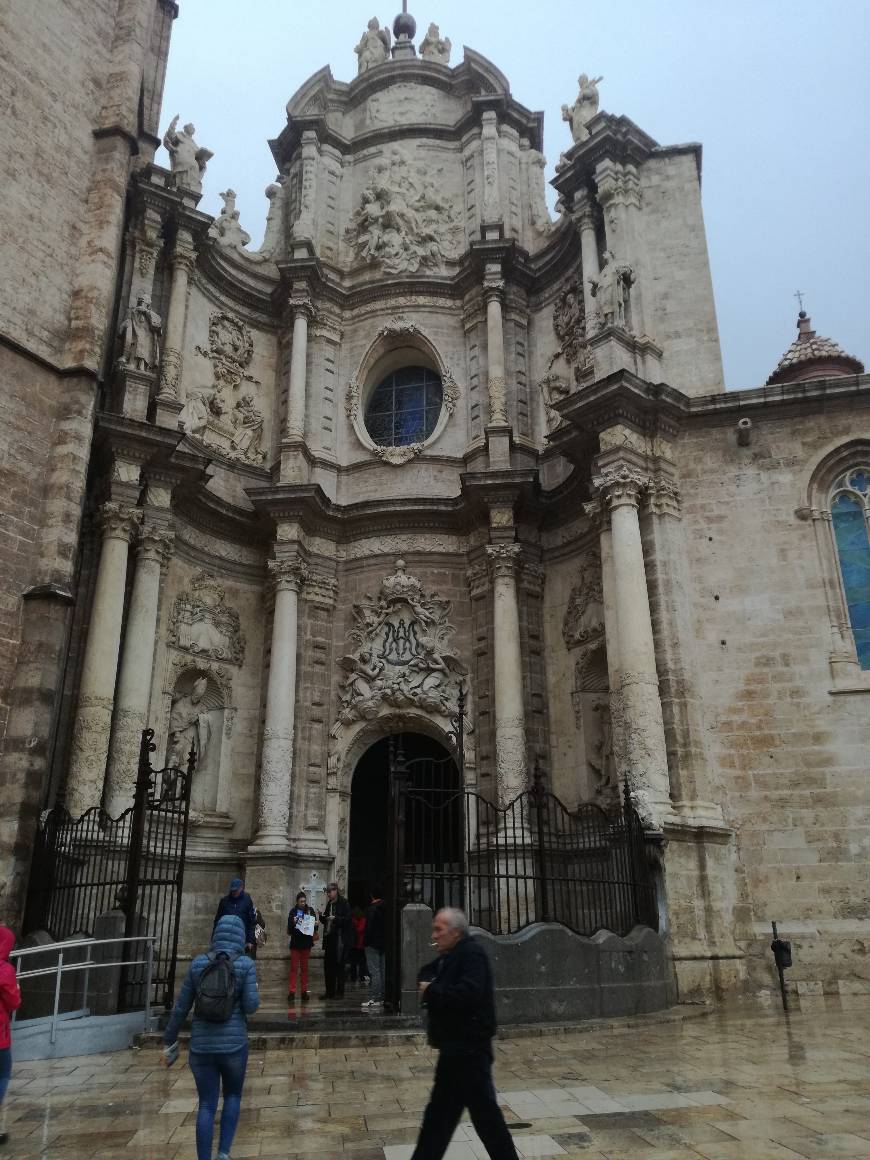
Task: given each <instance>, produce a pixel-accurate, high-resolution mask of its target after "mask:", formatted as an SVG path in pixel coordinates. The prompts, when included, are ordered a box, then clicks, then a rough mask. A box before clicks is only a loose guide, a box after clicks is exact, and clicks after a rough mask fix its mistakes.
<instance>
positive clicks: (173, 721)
mask: <svg viewBox="0 0 870 1160" xmlns="http://www.w3.org/2000/svg"><path fill="white" fill-rule="evenodd" d="M207 687H208V678H207V677H199V678H198V679H197V680H195V681H194V682H193V686H192V688H191V690H190V692H189V693H184V694H181V695H178V696H176V697H174V698H173V701H172V709H171V711H170V713H169V750H168V752H167V754H166V764H167V765H171V766H173V767H177V768H179V769H184V768H185V767H186V765H187V757H188V754H189V753H190V750H191V748H193V751H194V753H195V755H196V764H197V768H199V767H201V766H202V762H203V758H204V756H205V751H206V749H207V748H208V742H209V737H210V736H211V725H210V723H209V719H208V710H207V708H206V706H205V705H204V704H203V703H202V699H203V697H204V696H205V693H206V689H207Z"/></svg>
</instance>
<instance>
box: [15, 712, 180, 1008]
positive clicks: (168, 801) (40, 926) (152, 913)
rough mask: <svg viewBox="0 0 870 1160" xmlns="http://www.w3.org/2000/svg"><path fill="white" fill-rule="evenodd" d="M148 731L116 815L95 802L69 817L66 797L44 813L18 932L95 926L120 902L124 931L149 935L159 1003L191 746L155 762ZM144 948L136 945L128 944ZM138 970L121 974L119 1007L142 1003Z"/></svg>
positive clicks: (169, 986) (166, 983) (171, 951)
mask: <svg viewBox="0 0 870 1160" xmlns="http://www.w3.org/2000/svg"><path fill="white" fill-rule="evenodd" d="M154 749H155V746H154V730H153V729H146V730H144V731H143V733H142V742H141V745H140V749H139V768H138V772H137V778H136V792H135V797H134V804H133V805H132V806H131V807H130V809H128V810H125V811H124V813H123V814H121V816H120V817H119V818H110V817H109V815H108V814H107V813H106V811H105V810H104V809H103V808H102V807H101V806H95V807H93V808H92V809H90V810H88V811H87V812H86V813H84V814H82V816H81V817H80V818H76V819H74V818H72V817H71V815H70V814H69V813H68V811H67V810H66V808H65V806H64V805H63V804H58V805H56V806H55V807H54V808H53V809H51V810H49V811H48V812H47V814H46V815H45V817H44V818H43V820H42V822H41V824H40V827H39V830H38V831H37V836H36V842H35V844H34V853H33V868H32V871H31V876H30V887H29V891H28V898H27V907H26V910H25V916H24V934H25V935H26V934H30V933H32V932H34V931H37V930H45V931H48V933H49V934H50V935H51V936H52V937H53V938H54V939H55V940H58V941H59V940H61V939H66V938H70V937H71V936H72V935H85V936H87V935H93V933H94V926H95V923H96V920H97V919H98V918H99V917H100V916H101V915H105V914H107V913H108V912H110V911H112V910H115V911H118V910H120V911H123V913H124V916H125V922H124V934H125V936H126V937H127V938H138V937H140V936H145V935H151V936H153V937H154V964H153V971H152V976H151V1001H152V1003H154V1004H162V1005H164V1006H166V1007H168V1006H170V1005H171V1003H172V998H173V993H174V988H175V958H176V954H177V951H178V928H179V922H180V918H181V893H182V886H183V881H184V856H185V850H186V846H187V825H188V818H189V813H190V787H191V782H192V780H193V772H194V767H195V755H194V753H193V751H191V754H190V757H189V758H188V763H187V769H186V770H182V769H178V768H174V767H167V768H165V769H152V767H151V754H152V753H153V752H154ZM131 946H132V947H135V948H136V953H135V954H131V955H130V956H128V957H134V958H140V957H144V947H145V944H144V943H143V944H142V945H141V946H137V944H131ZM144 978H145V970H144V968H142V967H131V968H128V969H127V970H126V971H124V972H123V973H122V975H121V984H120V994H119V996H118V1000H119V1007H120V1008H121V1009H129V1008H135V1007H139V1006H142V1005H143V1003H144V998H145V995H144Z"/></svg>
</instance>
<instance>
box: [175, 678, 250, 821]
mask: <svg viewBox="0 0 870 1160" xmlns="http://www.w3.org/2000/svg"><path fill="white" fill-rule="evenodd" d="M164 698H165V713H166V718H165V719H166V721H167V726H166V753H165V764H166V765H177V766H180V767H182V768H183V767H184V766H186V763H187V760H188V755H189V754H190V751H191V749H193V751H194V754H195V755H196V769H195V771H194V775H193V786H192V788H191V795H190V809H191V818H192V821H193V822H194V824H197V823H199V824H203V823H211V824H216V825H228V824H231V822H230V819H229V798H230V788H231V786H230V782H231V777H232V734H233V722H234V718H235V709H234V708H233V707H232V704H231V701H232V681H231V678H230V676H229V674H228V673H227V672H226V670H225V669H224V668H222V667H220V666H215V665H207V664H198V663H196V662H195V661H191V660H186V659H184V658H178V659H177V660H176V662H175V664H174V665H173V666H172V667H171V669H170V673H169V678H168V682H167V687H166V688H165V689H164Z"/></svg>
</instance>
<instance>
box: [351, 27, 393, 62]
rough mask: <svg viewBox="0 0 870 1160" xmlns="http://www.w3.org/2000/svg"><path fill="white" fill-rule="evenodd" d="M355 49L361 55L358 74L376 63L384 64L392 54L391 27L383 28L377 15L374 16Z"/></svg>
mask: <svg viewBox="0 0 870 1160" xmlns="http://www.w3.org/2000/svg"><path fill="white" fill-rule="evenodd" d="M353 51H354V52H355V53H356V54H357V56H358V57H359V68H358V71H357V75H358V76H361V75H362V74H363V73H364V72H368V70H369V69H370V68H374V67H375V65H376V64H383V63H384V61H385V60H386V59H387V57H388V56H389V54H390V30H389V28H381V26H380V23H379V22H378V19H377V17H375V16H373V17H372V18H371V20H370V21H369V23H368V27H367V28H366V30H365V32H364V33H363V34H362V37H361V38H360V42H359V44H358V45H357V46H356V48H355V49H354V50H353Z"/></svg>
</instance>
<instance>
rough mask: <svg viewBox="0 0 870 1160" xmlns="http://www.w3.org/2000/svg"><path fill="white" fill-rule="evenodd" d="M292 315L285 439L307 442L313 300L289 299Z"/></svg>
mask: <svg viewBox="0 0 870 1160" xmlns="http://www.w3.org/2000/svg"><path fill="white" fill-rule="evenodd" d="M290 309H291V310H292V312H293V346H292V348H291V351H290V382H289V384H288V388H287V420H286V424H285V427H284V438H285V439H304V438H305V411H306V384H307V376H308V369H307V368H308V323H309V321H310V319H311V318H312V317H313V315H314V307H313V306H312V304H311V299H310V298H307V297H304V296H299V297H293V298H291V299H290Z"/></svg>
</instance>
